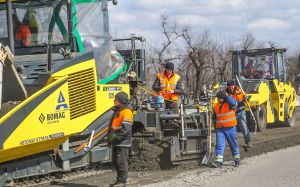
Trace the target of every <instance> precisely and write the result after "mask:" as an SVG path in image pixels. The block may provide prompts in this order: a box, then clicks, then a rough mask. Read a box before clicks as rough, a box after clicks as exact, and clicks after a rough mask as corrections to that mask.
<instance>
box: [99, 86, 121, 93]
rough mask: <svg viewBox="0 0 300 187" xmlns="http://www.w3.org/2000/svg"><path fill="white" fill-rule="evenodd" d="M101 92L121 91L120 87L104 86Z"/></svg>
mask: <svg viewBox="0 0 300 187" xmlns="http://www.w3.org/2000/svg"><path fill="white" fill-rule="evenodd" d="M103 91H104V92H106V91H109V92H116V91H122V88H121V87H120V86H105V87H103Z"/></svg>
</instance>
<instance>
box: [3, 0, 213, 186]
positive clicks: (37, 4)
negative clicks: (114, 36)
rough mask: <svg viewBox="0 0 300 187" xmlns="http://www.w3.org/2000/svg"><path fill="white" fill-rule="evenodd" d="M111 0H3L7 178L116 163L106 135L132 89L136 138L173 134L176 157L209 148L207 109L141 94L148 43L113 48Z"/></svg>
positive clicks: (198, 154) (197, 155) (195, 154)
mask: <svg viewBox="0 0 300 187" xmlns="http://www.w3.org/2000/svg"><path fill="white" fill-rule="evenodd" d="M112 2H113V4H117V1H116V0H112ZM108 3H109V0H96V1H95V0H20V1H19V0H15V1H12V0H0V22H1V25H0V43H1V44H0V78H1V80H2V81H0V99H1V107H2V108H1V110H0V117H1V118H0V186H2V185H4V184H5V183H7V182H9V181H14V180H16V179H22V178H27V177H33V176H40V175H46V174H51V173H55V172H62V171H64V172H65V171H69V170H72V169H75V168H82V167H87V166H91V165H93V164H96V163H97V164H98V163H103V162H110V160H111V150H110V147H109V146H108V145H107V143H106V141H105V136H106V134H107V130H108V127H109V124H110V120H111V118H112V116H113V110H112V107H113V100H114V95H115V94H116V93H117V92H119V91H125V92H127V93H128V94H129V93H130V95H131V99H132V104H133V105H134V106H133V107H134V109H135V120H134V126H133V131H135V132H136V134H135V139H139V138H143V139H151V140H152V141H154V140H155V141H159V140H161V139H163V138H164V137H168V141H170V155H171V156H170V157H171V160H172V161H173V162H179V161H181V160H191V159H199V158H200V157H201V156H203V155H204V154H205V153H206V149H207V147H209V146H208V145H207V136H208V126H207V124H208V123H207V120H208V110H207V109H205V107H204V108H203V107H202V108H201V107H200V109H201V112H200V109H199V108H197V107H195V106H194V104H189V103H182V104H181V112H180V114H177V112H174V111H168V110H166V111H160V110H155V108H153V107H151V104H150V103H147V104H145V103H143V102H141V101H142V100H141V99H143V98H141V97H140V95H141V93H140V89H139V88H140V87H141V86H143V85H144V84H145V83H144V82H145V61H144V60H142V59H144V56H145V55H144V51H143V50H135V47H132V49H131V50H130V53H129V54H130V55H129V58H128V60H127V61H126V62H125V60H124V58H123V57H122V56H121V55H120V53H118V52H117V51H115V50H112V47H111V36H110V34H109V22H108ZM91 10H93V11H91ZM130 40H131V41H132V42H133V43H132V44H134V42H135V40H140V41H143V40H142V39H141V38H139V37H133V38H131V39H130ZM134 46H135V45H134ZM123 53H124V54H125V55H126V54H128V51H123ZM144 93H145V92H144ZM148 94H150V95H151V93H148ZM201 103H202V104H201ZM201 103H199V105H207V102H204V101H203V102H201ZM149 104H150V105H149ZM175 113H176V114H175ZM145 137H146V138H145ZM164 141H165V140H164ZM134 144H135V143H134Z"/></svg>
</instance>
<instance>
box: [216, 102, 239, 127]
mask: <svg viewBox="0 0 300 187" xmlns="http://www.w3.org/2000/svg"><path fill="white" fill-rule="evenodd" d="M220 106H221V104H220V103H219V102H218V103H217V105H216V106H215V108H214V111H215V114H216V128H222V127H234V126H236V125H237V121H236V117H235V111H234V110H231V109H230V108H229V104H228V103H224V104H223V106H222V109H221V111H220Z"/></svg>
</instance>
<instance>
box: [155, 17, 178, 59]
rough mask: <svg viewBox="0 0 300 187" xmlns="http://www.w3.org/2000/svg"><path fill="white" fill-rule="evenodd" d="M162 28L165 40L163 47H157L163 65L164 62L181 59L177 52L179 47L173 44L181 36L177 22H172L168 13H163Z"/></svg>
mask: <svg viewBox="0 0 300 187" xmlns="http://www.w3.org/2000/svg"><path fill="white" fill-rule="evenodd" d="M160 20H161V28H162V34H163V38H164V39H163V40H164V42H163V43H162V47H161V48H155V51H156V54H157V56H158V63H159V64H160V65H161V64H163V63H164V62H167V61H172V60H176V59H179V57H178V55H176V54H177V53H176V52H177V51H176V50H177V49H176V48H177V47H176V46H173V44H174V43H175V41H176V40H177V39H178V38H179V37H180V36H181V35H180V34H179V32H178V29H177V23H176V22H175V23H173V24H170V22H169V19H168V16H167V15H164V14H163V15H161V18H160Z"/></svg>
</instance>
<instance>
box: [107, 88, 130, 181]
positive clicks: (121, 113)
mask: <svg viewBox="0 0 300 187" xmlns="http://www.w3.org/2000/svg"><path fill="white" fill-rule="evenodd" d="M114 102H115V107H114V109H113V110H114V117H113V119H112V121H111V124H110V128H109V131H108V138H107V139H108V142H109V143H110V144H111V145H112V157H113V158H112V161H113V163H114V166H115V169H116V170H117V180H116V182H115V183H114V184H111V185H110V186H115V187H121V186H122V187H123V186H126V182H127V178H128V160H129V150H130V148H131V137H132V123H133V113H132V107H131V105H130V101H129V98H128V95H127V94H126V93H125V92H119V93H117V94H116V96H115V100H114Z"/></svg>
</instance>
